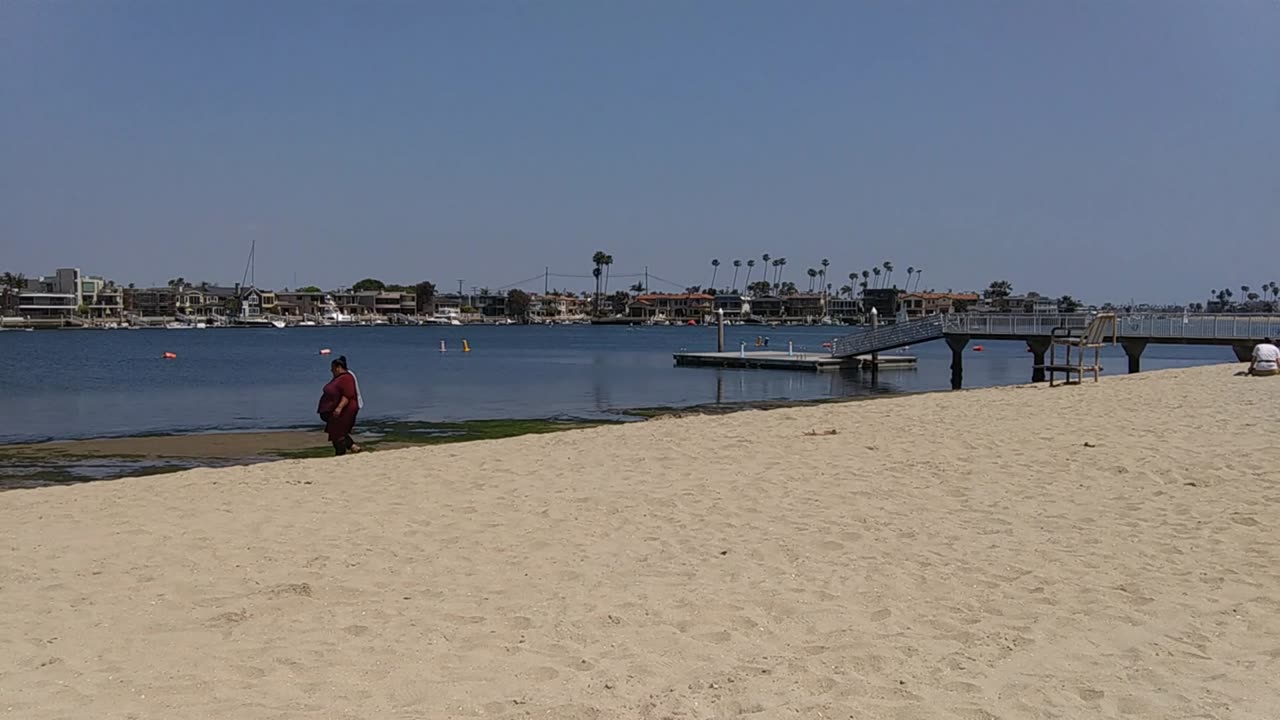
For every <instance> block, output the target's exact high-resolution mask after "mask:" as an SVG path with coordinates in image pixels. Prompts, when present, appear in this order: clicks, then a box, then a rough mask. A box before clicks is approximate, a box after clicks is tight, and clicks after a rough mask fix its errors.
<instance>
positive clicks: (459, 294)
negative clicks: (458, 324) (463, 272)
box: [458, 280, 462, 301]
mask: <svg viewBox="0 0 1280 720" xmlns="http://www.w3.org/2000/svg"><path fill="white" fill-rule="evenodd" d="M458 300H459V301H461V300H462V281H461V280H459V281H458Z"/></svg>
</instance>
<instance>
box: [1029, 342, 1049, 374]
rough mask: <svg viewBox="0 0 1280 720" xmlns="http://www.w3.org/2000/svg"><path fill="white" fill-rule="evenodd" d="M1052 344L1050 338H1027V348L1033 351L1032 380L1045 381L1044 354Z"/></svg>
mask: <svg viewBox="0 0 1280 720" xmlns="http://www.w3.org/2000/svg"><path fill="white" fill-rule="evenodd" d="M1051 344H1052V341H1050V340H1049V339H1048V338H1027V349H1028V350H1030V351H1031V382H1033V383H1038V382H1044V354H1045V352H1047V351H1048V350H1049V345H1051Z"/></svg>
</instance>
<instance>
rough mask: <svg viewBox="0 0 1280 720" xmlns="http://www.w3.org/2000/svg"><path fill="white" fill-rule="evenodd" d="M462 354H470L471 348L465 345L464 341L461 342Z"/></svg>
mask: <svg viewBox="0 0 1280 720" xmlns="http://www.w3.org/2000/svg"><path fill="white" fill-rule="evenodd" d="M462 352H471V346H470V345H468V344H467V341H466V340H463V341H462Z"/></svg>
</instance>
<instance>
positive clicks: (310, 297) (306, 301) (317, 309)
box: [276, 290, 328, 317]
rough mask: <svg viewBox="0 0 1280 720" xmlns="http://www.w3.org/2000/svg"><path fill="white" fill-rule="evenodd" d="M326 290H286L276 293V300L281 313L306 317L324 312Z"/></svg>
mask: <svg viewBox="0 0 1280 720" xmlns="http://www.w3.org/2000/svg"><path fill="white" fill-rule="evenodd" d="M327 294H328V293H324V292H299V291H297V290H295V291H292V292H290V291H287V290H286V291H284V292H278V293H276V302H277V305H278V306H279V309H280V314H281V315H289V316H293V317H305V316H307V315H311V316H313V317H314V316H318V315H320V314H321V313H322V312H323V308H324V304H325V300H324V298H325V295H327Z"/></svg>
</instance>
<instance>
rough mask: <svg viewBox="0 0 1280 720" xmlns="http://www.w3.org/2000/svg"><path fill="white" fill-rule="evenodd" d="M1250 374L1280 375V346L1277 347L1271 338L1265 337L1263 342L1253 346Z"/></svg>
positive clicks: (1263, 375) (1260, 375)
mask: <svg viewBox="0 0 1280 720" xmlns="http://www.w3.org/2000/svg"><path fill="white" fill-rule="evenodd" d="M1249 374H1250V375H1254V376H1258V377H1265V376H1267V375H1280V348H1278V347H1276V344H1275V343H1274V342H1272V340H1271V338H1263V340H1262V342H1260V343H1258V344H1257V345H1255V346H1253V360H1251V361H1250V362H1249Z"/></svg>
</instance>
